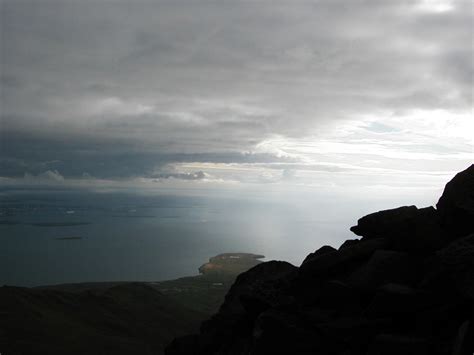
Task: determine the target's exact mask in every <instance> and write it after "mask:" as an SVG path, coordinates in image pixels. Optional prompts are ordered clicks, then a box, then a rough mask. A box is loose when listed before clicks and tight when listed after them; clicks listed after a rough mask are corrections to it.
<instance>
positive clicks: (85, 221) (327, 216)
mask: <svg viewBox="0 0 474 355" xmlns="http://www.w3.org/2000/svg"><path fill="white" fill-rule="evenodd" d="M335 211H338V207H337V204H329V203H327V202H326V203H325V202H321V201H319V202H318V203H315V204H313V206H312V208H307V206H306V207H305V208H299V207H295V204H290V203H286V202H285V201H277V202H275V201H271V202H270V201H268V202H262V201H261V200H260V201H257V200H250V199H236V198H228V199H225V198H203V197H176V196H146V197H143V196H136V195H135V196H134V195H131V194H94V193H86V194H85V193H80V194H79V193H76V194H71V193H61V192H57V193H55V194H48V195H41V194H40V195H35V194H21V195H18V196H13V197H12V196H10V197H9V198H8V199H7V198H4V199H3V200H2V204H1V209H0V212H1V215H0V221H1V223H2V224H0V243H1V248H0V285H1V284H9V285H25V286H32V285H43V284H54V283H69V282H83V281H112V280H149V281H153V280H163V279H171V278H176V277H181V276H187V275H193V274H196V273H197V269H198V267H199V266H200V265H201V264H202V263H204V262H205V261H206V260H207V259H208V258H209V257H210V256H213V255H216V254H219V253H223V252H253V253H258V254H264V255H265V256H266V257H267V260H268V259H281V260H287V261H289V262H292V263H294V264H299V263H301V261H302V260H303V259H304V257H305V256H306V255H307V254H308V253H309V252H311V251H314V250H315V249H317V248H319V247H320V246H321V245H323V244H332V245H334V246H338V245H339V244H340V243H341V242H342V241H343V240H344V239H346V238H348V237H351V235H350V233H349V232H348V230H347V229H348V227H349V226H350V225H351V223H352V222H354V217H353V216H351V215H350V213H345V214H340V213H336V212H335Z"/></svg>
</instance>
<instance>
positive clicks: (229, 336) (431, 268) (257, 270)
mask: <svg viewBox="0 0 474 355" xmlns="http://www.w3.org/2000/svg"><path fill="white" fill-rule="evenodd" d="M473 193H474V167H473V166H471V167H469V168H468V169H467V170H465V171H463V172H461V173H459V174H458V175H456V177H454V178H453V179H452V180H451V181H450V182H449V183H448V184H447V185H446V188H445V190H444V193H443V195H442V196H441V198H440V200H439V202H438V204H437V209H435V208H433V207H427V208H417V207H415V206H405V207H399V208H396V209H392V210H386V211H380V212H376V213H373V214H370V215H368V216H365V217H363V218H361V219H360V220H359V221H358V223H357V225H356V226H354V227H352V228H351V230H352V231H353V232H354V233H355V234H357V235H358V236H361V237H362V238H361V239H360V240H349V241H346V242H345V243H344V244H343V245H342V246H341V247H340V248H339V250H336V249H334V248H332V247H330V246H324V247H322V248H320V249H318V250H316V251H315V252H313V253H311V254H309V255H308V256H307V257H306V259H305V260H304V262H303V263H302V264H301V266H300V267H299V268H298V267H295V266H292V265H290V264H288V263H285V262H277V261H271V262H266V263H262V264H259V265H257V266H255V267H254V268H252V269H250V270H249V271H247V272H245V273H243V274H241V275H240V276H239V277H238V278H237V280H236V281H235V283H234V285H233V286H232V288H231V289H230V290H229V292H228V294H227V296H226V299H225V302H224V304H223V305H222V306H221V308H220V310H219V312H218V313H217V314H215V315H214V316H213V317H212V318H211V319H210V320H209V321H206V322H204V323H203V324H202V326H201V330H200V333H199V334H194V335H188V336H186V337H183V338H177V339H175V340H174V341H173V342H172V343H171V344H170V345H169V346H168V347H167V349H166V354H168V355H178V354H203V355H204V354H206V355H207V354H222V355H224V354H229V355H230V354H232V355H233V354H254V355H260V354H262V355H263V354H319V355H326V354H327V355H329V354H331V355H338V354H340V355H362V354H363V355H367V354H368V355H389V354H397V355H398V354H416V355H454V354H456V355H467V354H469V355H471V354H472V353H473V352H474V344H473V340H474V329H473V328H474V326H473V325H474V203H473V200H474V198H473Z"/></svg>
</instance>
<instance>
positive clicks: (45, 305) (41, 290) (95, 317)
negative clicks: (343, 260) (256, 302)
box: [0, 253, 260, 355]
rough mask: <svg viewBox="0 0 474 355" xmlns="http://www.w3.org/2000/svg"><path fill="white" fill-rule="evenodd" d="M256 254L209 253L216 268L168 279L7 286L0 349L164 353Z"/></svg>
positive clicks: (1, 295)
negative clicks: (216, 264) (228, 258)
mask: <svg viewBox="0 0 474 355" xmlns="http://www.w3.org/2000/svg"><path fill="white" fill-rule="evenodd" d="M225 256H234V257H233V258H231V259H230V260H229V263H227V262H226V257H225ZM237 256H238V258H237ZM258 257H260V256H256V255H253V254H242V253H235V254H223V255H218V256H216V257H213V258H211V259H210V263H212V262H213V261H215V260H219V265H220V267H219V272H218V273H215V272H204V273H203V274H202V275H199V276H192V277H185V278H181V279H177V280H169V281H162V282H152V283H144V282H97V283H79V284H63V285H54V286H44V287H36V288H25V287H11V286H4V287H1V288H0V353H1V354H2V355H17V354H18V355H19V354H22V355H30V354H48V355H56V354H58V355H59V354H61V355H63V354H71V355H75V354H114V355H116V354H140V355H141V354H144V355H145V354H155V355H156V354H161V353H163V348H164V346H165V345H166V344H167V343H169V342H170V341H171V340H172V339H173V338H175V337H177V336H180V335H184V334H187V333H190V332H195V331H197V330H198V327H199V324H200V323H201V322H202V321H203V320H205V319H206V318H209V317H210V316H211V315H212V314H213V313H215V312H216V311H217V309H218V307H219V306H220V304H221V303H222V301H223V300H224V296H225V294H226V293H227V291H228V289H229V288H230V286H231V285H232V283H233V282H234V281H235V278H236V276H237V274H238V273H239V272H241V271H245V270H248V269H249V268H250V267H252V266H254V265H256V264H258V263H260V261H259V260H257V258H258ZM237 259H238V260H239V262H238V264H239V267H238V268H236V266H235V264H236V260H237ZM208 264H209V263H207V264H204V265H208Z"/></svg>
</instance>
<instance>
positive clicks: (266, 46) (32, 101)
mask: <svg viewBox="0 0 474 355" xmlns="http://www.w3.org/2000/svg"><path fill="white" fill-rule="evenodd" d="M452 4H453V9H452V10H451V11H446V12H434V11H433V12H430V11H423V10H421V9H419V8H418V7H417V2H415V1H403V0H400V1H390V2H388V1H382V0H380V1H358V0H346V1H319V2H306V1H305V2H296V3H294V2H287V3H285V2H277V3H275V2H247V1H245V2H208V1H200V2H198V1H196V2H194V1H193V2H191V1H166V2H165V1H163V2H154V3H153V2H140V1H138V2H137V1H133V2H131V1H130V2H114V1H85V2H72V1H41V0H40V1H31V2H27V1H3V2H2V5H1V12H2V21H1V23H2V24H1V26H2V41H1V46H2V48H1V64H2V69H1V86H2V98H1V100H2V112H1V114H2V121H1V124H2V126H1V135H2V145H3V147H2V166H3V167H4V169H2V171H3V174H5V175H9V176H22V175H23V174H24V172H29V171H31V172H36V173H38V172H39V171H40V167H38V165H41V164H48V163H47V162H48V161H55V160H56V161H60V163H56V164H60V165H61V166H60V167H58V166H52V167H51V166H48V167H45V169H43V170H42V171H47V170H48V169H50V168H51V169H52V168H54V169H58V171H60V172H61V173H62V174H64V175H68V174H72V175H75V174H77V175H80V174H82V173H83V172H88V173H90V174H91V175H93V176H96V175H97V176H111V177H113V176H120V177H123V176H137V175H144V174H147V173H149V172H150V171H152V170H153V169H155V167H156V166H160V165H165V164H167V163H170V162H179V161H189V159H193V157H194V158H195V159H196V161H203V160H204V161H223V162H239V161H240V160H242V159H243V158H242V156H244V157H245V155H242V154H241V153H242V152H247V151H250V150H252V148H253V147H254V146H255V145H256V144H258V143H259V142H261V141H262V140H264V139H265V138H267V137H271V136H273V135H275V134H278V135H287V136H292V137H301V136H305V135H307V134H308V133H317V132H318V130H319V128H320V127H323V126H324V125H326V124H328V123H331V122H333V121H334V120H338V119H339V120H341V119H346V118H353V117H357V116H358V115H366V114H373V115H376V114H378V113H379V112H404V111H408V110H413V109H447V110H456V111H466V110H469V109H470V108H471V107H472V72H473V67H472V66H473V65H472V54H473V49H472V30H471V24H472V3H471V1H462V0H461V1H453V2H452ZM35 145H36V146H37V147H38V149H34V148H33V147H35ZM203 157H205V158H203ZM244 159H247V158H244ZM275 159H276V158H273V160H275ZM5 171H6V172H5Z"/></svg>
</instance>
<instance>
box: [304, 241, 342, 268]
mask: <svg viewBox="0 0 474 355" xmlns="http://www.w3.org/2000/svg"><path fill="white" fill-rule="evenodd" d="M335 251H336V249H335V248H333V247H331V246H329V245H324V246H322V247H321V248H319V249H318V250H316V251H315V252H314V253H311V254H308V255H307V256H306V258H305V259H304V260H303V262H302V264H304V263H307V262H308V261H310V260H312V259H314V258H316V257H318V256H320V255H324V254H329V253H332V252H335Z"/></svg>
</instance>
